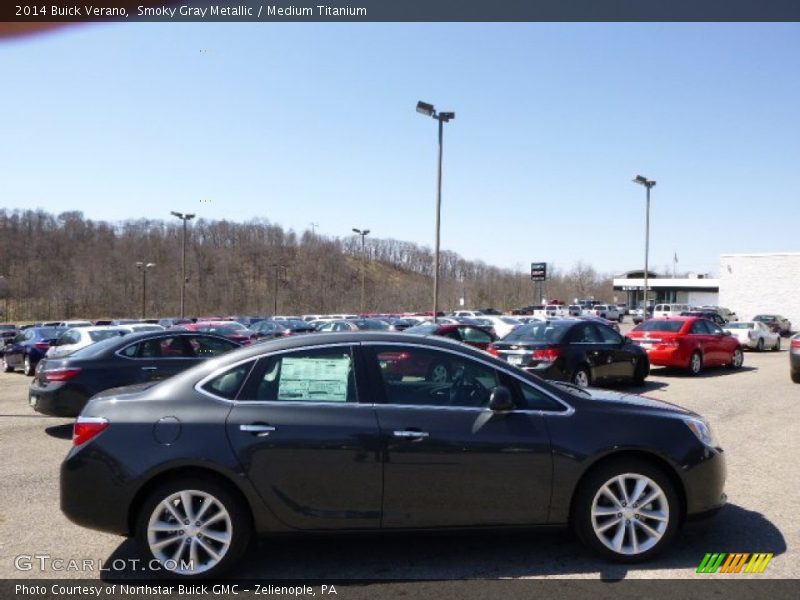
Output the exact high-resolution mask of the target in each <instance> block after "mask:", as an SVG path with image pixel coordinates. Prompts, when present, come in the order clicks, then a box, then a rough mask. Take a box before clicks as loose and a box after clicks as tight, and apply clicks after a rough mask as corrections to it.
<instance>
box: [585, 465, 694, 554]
mask: <svg viewBox="0 0 800 600" xmlns="http://www.w3.org/2000/svg"><path fill="white" fill-rule="evenodd" d="M572 518H573V526H574V528H575V530H576V532H577V534H578V536H579V537H580V538H581V540H582V541H583V543H584V544H586V545H587V546H589V547H590V548H591V549H593V550H594V551H596V552H597V553H599V554H600V555H602V556H604V557H605V558H608V559H611V560H615V561H618V562H629V563H632V562H639V561H643V560H647V559H649V558H651V557H652V556H654V555H655V554H657V553H659V552H661V551H662V550H663V549H664V548H665V547H666V546H668V545H669V543H670V541H671V540H672V538H673V536H674V535H675V532H676V531H677V528H678V523H679V522H680V504H679V502H678V496H677V493H676V490H675V486H674V485H673V484H672V482H671V481H670V479H669V477H667V476H666V475H665V474H664V472H663V471H661V469H659V468H657V467H655V466H654V465H652V464H650V463H649V462H646V461H644V460H641V459H634V458H630V459H622V460H617V461H614V462H610V463H607V464H605V465H601V466H600V467H599V468H597V469H596V470H595V471H593V472H591V473H590V474H589V475H588V477H587V478H586V480H585V481H584V482H583V483H582V484H581V487H580V489H579V490H578V492H577V495H576V497H575V503H574V511H573V515H572Z"/></svg>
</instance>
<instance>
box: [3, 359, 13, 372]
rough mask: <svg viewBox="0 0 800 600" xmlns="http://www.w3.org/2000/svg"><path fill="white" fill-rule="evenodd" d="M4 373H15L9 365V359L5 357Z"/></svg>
mask: <svg viewBox="0 0 800 600" xmlns="http://www.w3.org/2000/svg"><path fill="white" fill-rule="evenodd" d="M3 371H5V372H6V373H11V372H13V371H14V367H12V366H11V365H10V364H8V359H6V357H5V356H4V357H3Z"/></svg>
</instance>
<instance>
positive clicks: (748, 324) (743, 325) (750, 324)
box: [725, 321, 755, 329]
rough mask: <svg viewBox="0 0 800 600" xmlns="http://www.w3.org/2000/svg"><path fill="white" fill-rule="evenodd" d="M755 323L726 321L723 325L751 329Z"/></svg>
mask: <svg viewBox="0 0 800 600" xmlns="http://www.w3.org/2000/svg"><path fill="white" fill-rule="evenodd" d="M754 325H755V323H748V322H742V321H739V322H737V323H728V324H727V325H725V329H752V328H753V327H754Z"/></svg>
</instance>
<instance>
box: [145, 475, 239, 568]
mask: <svg viewBox="0 0 800 600" xmlns="http://www.w3.org/2000/svg"><path fill="white" fill-rule="evenodd" d="M251 530H252V526H251V519H250V513H249V511H248V510H247V508H246V507H245V506H244V504H243V502H242V501H241V500H240V499H239V498H238V497H237V496H236V495H235V494H233V493H231V491H230V490H229V489H228V488H227V487H225V486H224V485H221V484H219V483H217V482H215V481H204V480H203V479H200V478H182V479H179V480H175V481H172V482H167V483H165V484H163V485H161V486H159V487H158V488H157V489H155V490H154V491H153V492H152V493H151V494H150V496H148V498H147V500H145V502H144V503H143V504H142V508H141V510H140V511H139V514H138V518H137V522H136V542H137V544H138V545H139V549H140V552H141V554H142V555H143V556H145V557H147V560H148V561H155V562H154V563H149V564H157V565H158V566H159V567H160V572H162V573H166V574H168V575H171V576H173V577H180V578H186V579H190V578H194V579H199V578H212V577H216V576H218V575H220V574H221V573H223V572H224V571H226V570H227V569H228V568H230V567H231V566H232V565H233V564H234V563H235V562H236V561H237V560H238V559H239V558H240V557H241V555H242V554H243V553H244V551H245V550H246V548H247V544H248V542H249V539H250V532H251Z"/></svg>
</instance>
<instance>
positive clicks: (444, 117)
mask: <svg viewBox="0 0 800 600" xmlns="http://www.w3.org/2000/svg"><path fill="white" fill-rule="evenodd" d="M455 118H456V113H454V112H443V113H439V119H440V120H442V121H444V122H445V123H447V122H448V121H451V120H453V119H455Z"/></svg>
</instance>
